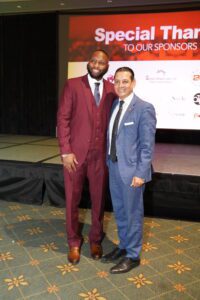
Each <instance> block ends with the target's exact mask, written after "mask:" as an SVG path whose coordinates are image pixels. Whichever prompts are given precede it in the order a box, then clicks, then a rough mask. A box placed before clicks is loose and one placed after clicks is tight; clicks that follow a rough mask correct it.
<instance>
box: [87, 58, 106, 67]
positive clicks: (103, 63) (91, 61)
mask: <svg viewBox="0 0 200 300" xmlns="http://www.w3.org/2000/svg"><path fill="white" fill-rule="evenodd" d="M89 62H90V63H92V64H94V65H96V64H98V65H100V66H102V67H103V66H105V65H106V64H107V62H105V61H103V60H97V59H95V58H91V59H90V60H89Z"/></svg>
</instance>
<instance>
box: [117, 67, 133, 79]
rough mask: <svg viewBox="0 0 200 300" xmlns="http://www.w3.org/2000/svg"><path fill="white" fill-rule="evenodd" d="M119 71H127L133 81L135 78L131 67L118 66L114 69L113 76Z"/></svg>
mask: <svg viewBox="0 0 200 300" xmlns="http://www.w3.org/2000/svg"><path fill="white" fill-rule="evenodd" d="M119 72H129V73H130V75H131V80H132V81H133V80H134V79H135V73H134V71H133V70H132V69H131V68H129V67H120V68H118V69H117V70H116V71H115V75H114V77H115V76H116V74H117V73H119Z"/></svg>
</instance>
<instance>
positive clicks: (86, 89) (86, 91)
mask: <svg viewBox="0 0 200 300" xmlns="http://www.w3.org/2000/svg"><path fill="white" fill-rule="evenodd" d="M82 85H83V97H84V101H85V103H86V105H87V109H88V112H89V114H90V115H92V100H93V99H92V97H93V95H92V92H91V89H90V85H89V82H88V79H87V75H85V76H83V77H82Z"/></svg>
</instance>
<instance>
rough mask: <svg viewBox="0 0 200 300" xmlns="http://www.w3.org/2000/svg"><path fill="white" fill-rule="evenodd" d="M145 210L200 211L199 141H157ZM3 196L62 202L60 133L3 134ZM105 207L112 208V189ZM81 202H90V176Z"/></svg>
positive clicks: (181, 215)
mask: <svg viewBox="0 0 200 300" xmlns="http://www.w3.org/2000/svg"><path fill="white" fill-rule="evenodd" d="M153 169H154V174H153V180H152V182H150V183H148V184H147V185H146V189H145V197H144V198H145V199H144V201H145V214H146V215H152V216H159V217H169V218H171V217H172V218H177V219H195V220H197V219H199V216H200V145H183V144H161V143H159V144H158V143H157V144H156V147H155V153H154V159H153ZM0 199H3V200H8V201H17V202H23V203H30V204H42V203H43V202H49V203H51V204H53V205H56V206H59V207H62V206H64V205H65V202H64V185H63V170H62V164H61V160H60V156H59V148H58V143H57V139H56V138H52V137H45V136H24V135H23V136H22V135H4V134H1V135H0ZM106 200H107V201H106V210H112V205H111V201H110V195H109V192H108V193H107V199H106ZM82 206H83V207H90V201H89V195H88V189H87V182H86V184H85V188H84V191H83V199H82Z"/></svg>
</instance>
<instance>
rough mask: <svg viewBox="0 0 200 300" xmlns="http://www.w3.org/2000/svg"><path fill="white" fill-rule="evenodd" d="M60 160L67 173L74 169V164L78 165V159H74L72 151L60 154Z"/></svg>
mask: <svg viewBox="0 0 200 300" xmlns="http://www.w3.org/2000/svg"><path fill="white" fill-rule="evenodd" d="M62 162H63V165H64V167H65V168H66V169H67V170H68V172H69V173H71V172H74V171H76V165H78V161H77V160H76V156H75V154H74V153H70V154H67V155H65V156H62Z"/></svg>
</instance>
